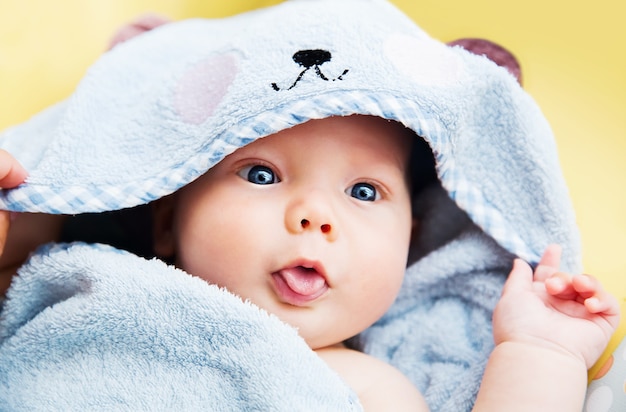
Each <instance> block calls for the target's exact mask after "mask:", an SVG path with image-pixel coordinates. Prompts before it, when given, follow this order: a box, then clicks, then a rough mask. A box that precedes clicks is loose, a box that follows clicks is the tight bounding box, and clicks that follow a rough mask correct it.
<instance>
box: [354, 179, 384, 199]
mask: <svg viewBox="0 0 626 412" xmlns="http://www.w3.org/2000/svg"><path fill="white" fill-rule="evenodd" d="M350 196H352V197H353V198H355V199H357V200H362V201H364V202H373V201H375V200H377V199H378V193H377V192H376V188H375V187H374V186H372V185H370V184H369V183H357V184H355V185H354V186H352V189H351V190H350Z"/></svg>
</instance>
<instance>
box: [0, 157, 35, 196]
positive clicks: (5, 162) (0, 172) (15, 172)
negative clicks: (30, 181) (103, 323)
mask: <svg viewBox="0 0 626 412" xmlns="http://www.w3.org/2000/svg"><path fill="white" fill-rule="evenodd" d="M27 175H28V173H27V172H26V169H24V167H23V166H22V165H21V164H20V163H19V162H18V161H17V160H15V158H14V157H13V156H11V154H9V153H8V152H7V151H6V150H2V149H0V187H1V188H4V189H7V188H11V187H15V186H17V185H19V184H20V183H22V182H24V179H26V176H27Z"/></svg>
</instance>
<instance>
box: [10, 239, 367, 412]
mask: <svg viewBox="0 0 626 412" xmlns="http://www.w3.org/2000/svg"><path fill="white" fill-rule="evenodd" d="M42 273H45V276H42ZM0 342H1V346H0V389H1V391H0V409H1V410H3V411H51V410H54V411H90V410H102V411H104V410H107V411H109V410H127V411H148V410H150V411H154V410H163V411H165V410H168V411H174V410H185V411H192V410H203V411H216V412H217V411H220V412H221V411H244V410H245V411H310V410H316V411H342V410H346V411H359V410H362V409H361V406H360V404H359V401H358V399H357V397H356V395H355V394H354V393H353V392H352V390H351V389H350V388H349V387H348V386H347V385H346V384H344V383H343V381H342V380H341V379H340V378H339V376H338V375H337V374H336V373H335V372H334V371H332V370H330V369H329V368H328V367H327V366H326V364H325V363H324V362H323V361H322V360H321V359H320V358H319V357H317V355H315V354H314V352H312V351H311V350H310V349H309V347H308V346H307V344H306V343H305V342H304V340H303V339H302V338H300V336H298V334H297V331H296V330H295V329H293V328H291V327H289V326H287V325H286V324H285V323H283V322H281V321H280V320H278V319H277V318H276V317H274V316H272V315H269V314H267V313H266V312H264V311H262V310H260V309H259V308H257V307H256V306H254V305H252V304H250V303H246V302H243V301H242V300H241V299H239V298H238V297H236V296H234V295H232V294H230V293H229V292H228V291H226V290H224V289H220V288H218V287H217V286H215V285H209V284H208V283H206V282H204V281H203V280H201V279H199V278H195V277H192V276H190V275H188V274H186V273H185V272H183V271H181V270H178V269H176V268H174V267H172V266H167V265H166V264H164V263H163V262H161V261H159V260H156V259H155V260H150V261H148V260H144V259H142V258H139V257H137V256H135V255H132V254H130V253H127V252H122V251H119V250H117V249H113V248H111V247H108V246H103V245H94V246H90V245H84V244H72V245H62V244H61V245H56V246H52V247H47V248H44V249H43V250H41V251H40V252H39V253H38V254H37V255H35V256H34V257H32V258H31V260H30V262H29V263H27V264H26V265H25V266H24V267H22V269H21V270H20V275H19V277H17V278H16V281H15V283H14V285H13V286H12V287H11V289H10V291H9V294H8V298H7V301H6V302H5V308H4V312H3V316H2V321H1V326H0ZM261 360H262V361H261Z"/></svg>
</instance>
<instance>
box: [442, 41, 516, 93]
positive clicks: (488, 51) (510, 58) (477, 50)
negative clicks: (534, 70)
mask: <svg viewBox="0 0 626 412" xmlns="http://www.w3.org/2000/svg"><path fill="white" fill-rule="evenodd" d="M448 46H461V47H463V48H464V49H466V50H468V51H470V52H472V53H474V54H477V55H479V56H481V55H482V56H486V57H487V58H488V59H490V60H492V61H493V62H494V63H496V64H497V65H498V66H502V67H504V68H505V69H507V70H508V71H509V73H511V74H512V75H513V76H514V77H515V78H516V79H517V82H518V83H519V84H520V85H521V84H522V69H521V66H520V64H519V61H518V60H517V58H516V57H515V55H513V53H511V52H510V51H509V50H507V49H506V48H504V47H502V46H500V45H499V44H497V43H494V42H492V41H490V40H487V39H478V38H463V39H458V40H454V41H451V42H448Z"/></svg>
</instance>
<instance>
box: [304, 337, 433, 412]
mask: <svg viewBox="0 0 626 412" xmlns="http://www.w3.org/2000/svg"><path fill="white" fill-rule="evenodd" d="M316 352H317V354H318V355H319V356H320V357H321V358H322V359H323V360H324V361H325V362H326V363H327V364H328V365H329V366H330V367H331V368H332V369H333V370H335V372H337V373H338V374H339V376H341V377H342V378H343V380H344V381H346V383H347V384H348V385H350V387H351V388H352V389H353V390H354V391H355V392H356V393H357V395H358V396H359V400H360V401H361V404H362V405H363V407H364V408H365V410H367V411H370V410H372V411H377V410H385V411H388V410H393V411H428V407H427V406H426V403H425V401H424V398H423V397H422V395H421V394H420V393H419V391H418V390H417V388H416V387H415V386H414V385H413V384H412V383H411V381H409V379H408V378H407V377H406V376H404V375H403V374H402V373H401V372H400V371H399V370H397V369H396V368H394V367H393V366H391V365H389V364H387V363H385V362H383V361H381V360H379V359H376V358H374V357H372V356H369V355H366V354H364V353H362V352H358V351H355V350H351V349H348V348H346V347H344V346H339V345H337V346H332V347H328V348H324V349H318V350H317V351H316Z"/></svg>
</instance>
